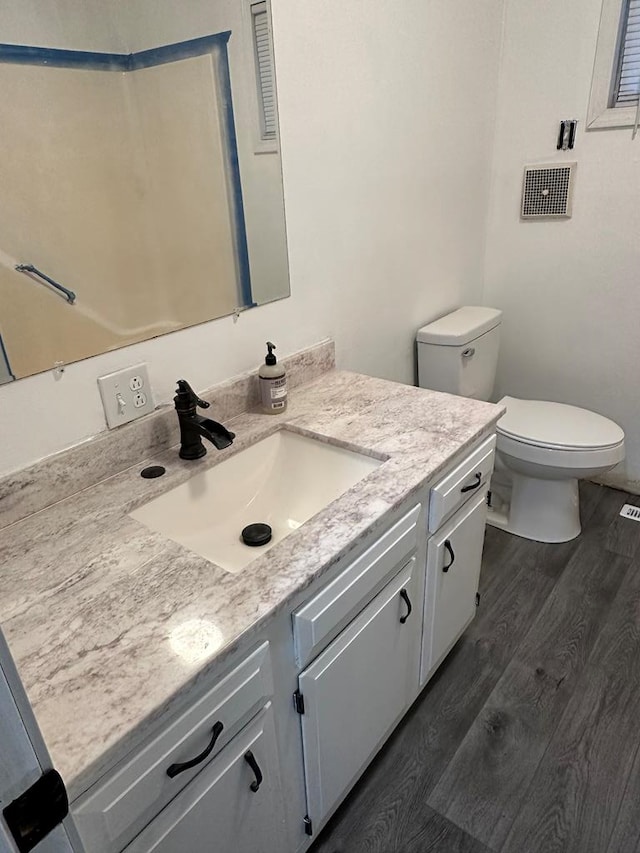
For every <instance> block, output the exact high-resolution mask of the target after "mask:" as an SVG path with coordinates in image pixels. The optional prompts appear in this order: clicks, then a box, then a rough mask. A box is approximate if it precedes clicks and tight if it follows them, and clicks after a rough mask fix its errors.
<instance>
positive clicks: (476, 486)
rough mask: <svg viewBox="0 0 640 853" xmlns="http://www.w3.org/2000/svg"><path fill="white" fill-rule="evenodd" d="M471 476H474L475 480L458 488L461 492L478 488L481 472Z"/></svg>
mask: <svg viewBox="0 0 640 853" xmlns="http://www.w3.org/2000/svg"><path fill="white" fill-rule="evenodd" d="M473 476H474V477H475V478H476V482H475V483H472V484H471V485H470V486H464V488H462V489H460V493H461V494H464V493H465V492H473V491H474V490H475V489H479V488H480V483H481V482H482V474H480V473H477V474H474V475H473Z"/></svg>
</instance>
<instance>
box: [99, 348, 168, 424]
mask: <svg viewBox="0 0 640 853" xmlns="http://www.w3.org/2000/svg"><path fill="white" fill-rule="evenodd" d="M98 387H99V388H100V396H101V397H102V405H103V406H104V413H105V415H106V418H107V426H108V427H109V429H113V427H117V426H120V424H126V423H128V422H129V421H133V420H135V419H136V418H141V417H142V416H143V415H146V414H148V413H149V412H152V411H153V409H154V404H153V396H152V394H151V387H150V385H149V374H148V373H147V365H146V364H137V365H136V366H135V367H126V368H125V369H124V370H118V371H116V372H115V373H110V374H109V375H108V376H100V377H99V379H98Z"/></svg>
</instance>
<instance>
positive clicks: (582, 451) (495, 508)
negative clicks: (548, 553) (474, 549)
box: [416, 306, 624, 542]
mask: <svg viewBox="0 0 640 853" xmlns="http://www.w3.org/2000/svg"><path fill="white" fill-rule="evenodd" d="M501 320H502V312H501V311H498V310H497V309H495V308H483V307H477V306H466V307H464V308H459V309H458V310H457V311H454V312H453V313H451V314H447V315H446V316H445V317H441V318H440V319H439V320H436V321H435V322H433V323H429V325H427V326H424V327H423V328H421V329H419V331H418V334H417V338H416V343H417V350H418V381H419V385H420V387H421V388H430V389H432V390H434V391H446V392H448V393H450V394H459V395H461V396H463V397H473V398H474V399H476V400H488V399H489V398H490V396H491V393H492V391H493V384H494V380H495V373H496V365H497V361H498V348H499V336H500V323H501ZM499 404H500V405H503V406H504V407H505V408H506V410H507V411H506V414H505V415H503V417H502V418H501V419H500V420H499V421H498V426H497V444H496V450H497V459H496V469H497V472H498V478H500V477H501V478H502V479H503V480H504V482H503V483H502V484H501V486H500V488H498V487H497V486H496V489H495V492H496V494H495V495H494V488H493V486H492V499H491V506H490V508H489V513H488V517H487V522H488V523H489V524H492V525H493V526H495V527H500V528H502V529H503V530H507V531H509V532H510V533H513V534H515V535H516V536H522V537H524V538H525V539H533V540H536V541H538V542H568V541H569V540H570V539H574V538H575V537H576V536H578V534H579V533H580V511H579V498H578V480H580V479H583V478H584V479H590V478H592V477H596V476H598V475H600V474H603V473H604V472H605V471H608V470H610V469H611V468H613V467H614V465H617V464H618V463H619V462H621V461H622V460H623V459H624V432H623V431H622V429H621V428H620V427H619V426H618V425H617V424H616V423H614V422H613V421H611V420H609V419H608V418H605V417H603V416H602V415H598V414H596V413H595V412H591V411H588V410H587V409H581V408H578V407H577V406H568V405H565V404H564V403H549V402H545V401H542V400H521V399H518V398H517V397H511V396H507V397H503V398H502V399H501V400H500V401H499ZM505 475H506V476H505ZM498 492H499V495H498Z"/></svg>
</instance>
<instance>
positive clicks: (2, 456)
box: [0, 0, 537, 473]
mask: <svg viewBox="0 0 640 853" xmlns="http://www.w3.org/2000/svg"><path fill="white" fill-rule="evenodd" d="M536 5H537V4H536ZM501 13H502V0H482V2H478V0H459V2H457V3H451V2H450V0H404V2H403V3H395V2H389V0H367V2H365V1H364V0H351V2H349V3H344V2H343V0H325V2H323V3H320V4H316V5H315V6H314V7H313V25H312V26H311V25H310V21H311V18H310V14H309V6H308V5H307V4H302V3H300V2H299V0H273V15H274V35H275V52H276V70H277V78H278V87H279V103H280V121H281V141H282V155H283V171H284V183H285V200H286V211H287V226H288V240H289V255H290V268H291V294H292V295H291V298H290V299H285V300H283V301H281V302H276V303H272V304H270V305H266V306H263V307H260V308H257V309H255V310H252V311H248V312H246V313H245V314H243V315H242V316H241V318H240V319H239V321H238V322H237V323H234V321H233V319H232V318H225V319H221V320H216V321H213V322H212V323H208V324H204V325H201V326H197V327H194V328H192V329H187V330H184V331H181V332H176V333H174V334H172V335H168V336H165V337H162V338H157V339H155V340H152V341H147V342H145V343H141V344H137V345H135V346H132V347H129V348H127V349H124V350H119V351H118V352H115V353H110V354H107V355H104V356H98V357H96V358H93V359H88V360H86V361H83V362H80V363H78V364H74V365H71V366H69V367H68V368H67V370H66V372H65V374H64V375H63V377H62V378H61V379H59V380H56V379H55V378H54V377H53V375H52V374H41V375H39V376H35V377H32V378H29V379H24V380H20V381H19V382H15V383H11V384H9V385H8V386H3V387H2V388H0V435H1V436H2V441H1V442H0V473H4V472H8V471H11V470H14V469H17V468H19V467H22V466H23V465H25V464H28V463H29V462H32V461H34V460H36V459H38V458H40V457H42V456H45V455H47V454H49V453H52V452H55V451H57V450H60V449H62V448H64V447H67V446H70V445H72V444H74V443H76V442H78V441H80V440H82V439H84V438H86V437H89V436H91V435H93V434H95V433H97V432H99V431H100V430H102V429H104V426H105V424H104V417H103V413H102V407H101V404H100V399H99V395H98V391H97V386H96V377H97V376H99V375H101V374H103V373H105V372H107V371H109V370H113V369H116V368H118V367H121V366H124V365H127V364H132V363H135V362H137V361H140V360H144V361H147V362H148V363H149V367H150V373H151V381H152V385H153V387H154V390H155V392H156V399H157V400H158V401H167V400H168V399H169V398H170V397H171V396H172V392H173V388H174V382H175V380H176V379H177V378H179V377H181V376H185V377H187V378H188V379H190V380H191V381H192V383H193V384H194V387H196V388H204V387H207V386H209V385H212V384H214V383H215V382H217V381H219V380H221V379H223V378H225V377H229V376H231V375H233V374H236V373H238V372H240V371H243V370H245V369H248V368H251V367H253V366H256V365H257V364H258V363H259V361H260V360H261V359H262V356H263V352H262V351H263V348H264V341H265V340H267V338H270V339H273V340H275V341H276V343H277V344H278V346H279V349H280V351H281V352H283V353H287V352H292V351H294V350H296V349H299V348H301V347H303V346H307V345H308V344H310V343H313V342H314V341H317V340H319V339H321V338H323V337H325V336H327V335H332V336H334V337H335V339H336V344H337V352H338V360H339V363H340V364H341V365H342V366H344V367H348V368H352V369H355V370H361V371H364V372H369V373H372V374H375V375H379V376H383V377H388V378H391V379H397V380H400V381H405V382H411V381H412V380H413V372H414V368H413V361H414V354H413V337H414V334H415V330H416V328H417V327H418V326H420V325H421V324H422V323H423V322H425V321H427V320H429V319H431V318H433V317H435V316H436V315H438V314H442V313H445V312H446V311H447V310H448V309H450V308H453V307H455V306H457V305H458V304H460V303H463V302H474V301H477V300H478V299H479V298H480V296H481V278H482V276H481V270H482V260H483V256H484V234H485V225H486V207H487V195H488V176H489V162H490V156H491V146H492V134H493V124H494V102H495V92H496V85H497V69H498V53H499V41H500V27H501ZM460 43H462V44H464V45H465V50H464V51H463V52H462V53H458V52H456V51H455V50H454V49H453V45H454V44H455V45H458V44H460Z"/></svg>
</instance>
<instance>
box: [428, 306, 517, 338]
mask: <svg viewBox="0 0 640 853" xmlns="http://www.w3.org/2000/svg"><path fill="white" fill-rule="evenodd" d="M501 319H502V311H499V310H498V309H497V308H484V307H482V306H480V305H465V306H464V308H458V310H457V311H453V312H452V313H451V314H447V315H446V316H445V317H441V318H440V319H439V320H434V322H433V323H429V324H428V325H427V326H423V327H422V328H421V329H418V334H417V336H416V340H417V341H418V343H421V344H439V345H440V346H445V347H455V346H462V345H464V344H468V343H470V342H471V341H474V340H475V339H476V338H479V337H480V335H484V334H485V333H486V332H490V331H491V329H495V327H496V326H499V325H500V321H501Z"/></svg>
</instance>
